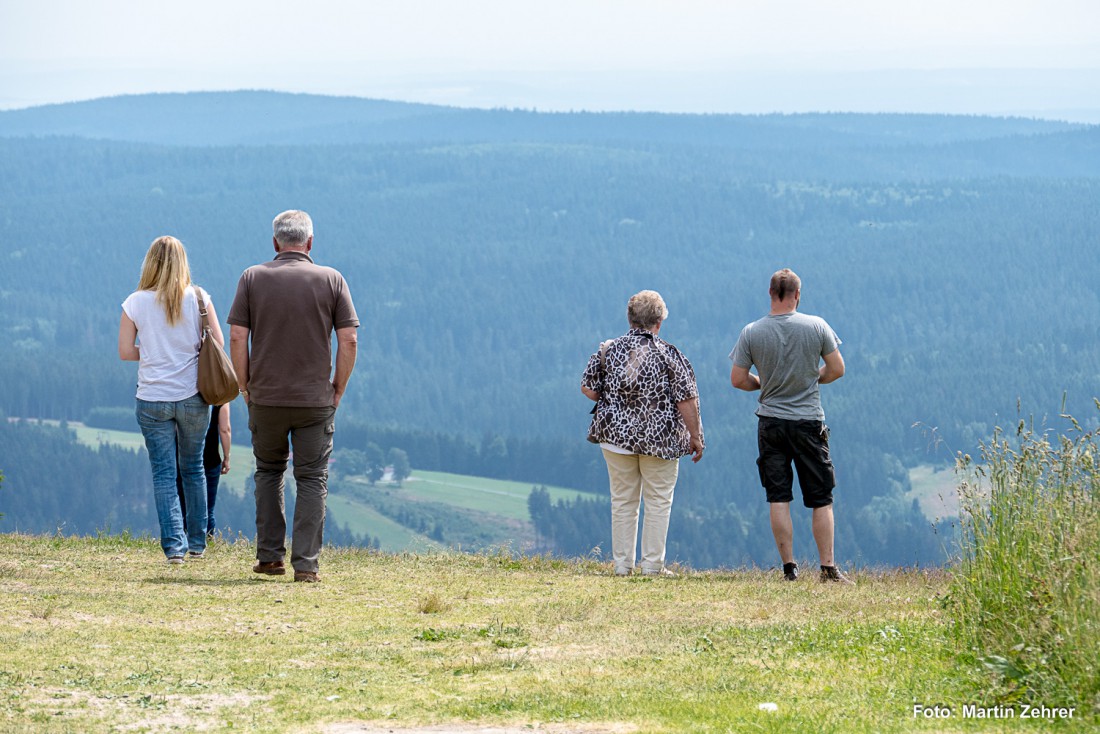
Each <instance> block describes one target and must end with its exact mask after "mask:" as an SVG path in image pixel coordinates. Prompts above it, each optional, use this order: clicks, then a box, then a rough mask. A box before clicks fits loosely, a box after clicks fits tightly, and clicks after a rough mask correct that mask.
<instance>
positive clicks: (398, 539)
mask: <svg viewBox="0 0 1100 734" xmlns="http://www.w3.org/2000/svg"><path fill="white" fill-rule="evenodd" d="M326 505H327V507H328V509H329V511H330V512H332V513H333V516H334V517H335V518H336V519H337V521H338V522H339V523H340V524H341V525H347V526H348V527H350V528H351V529H352V530H353V531H355V532H359V533H362V532H368V533H370V535H371V537H372V538H377V539H378V542H379V543H380V544H381V548H382V549H383V550H385V551H389V552H391V553H392V552H398V551H412V552H418V553H423V552H426V551H435V550H439V547H440V546H439V543H436V542H435V541H434V540H432V539H431V538H428V537H426V536H424V535H421V534H420V533H417V532H414V531H412V530H410V529H409V528H407V527H405V526H404V525H401V524H400V523H398V522H396V521H394V520H391V519H390V518H388V517H386V516H385V515H383V514H381V513H379V512H377V511H375V510H374V509H372V508H370V507H367V506H366V505H364V504H363V503H361V502H356V501H355V500H354V499H353V498H350V497H345V496H343V495H339V494H332V493H330V494H329V496H328V500H327V501H326Z"/></svg>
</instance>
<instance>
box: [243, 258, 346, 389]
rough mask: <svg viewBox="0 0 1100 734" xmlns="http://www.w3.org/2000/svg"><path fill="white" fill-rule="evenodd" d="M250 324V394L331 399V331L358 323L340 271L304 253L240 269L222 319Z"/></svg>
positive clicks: (247, 325)
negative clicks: (228, 306) (226, 316)
mask: <svg viewBox="0 0 1100 734" xmlns="http://www.w3.org/2000/svg"><path fill="white" fill-rule="evenodd" d="M226 321H228V322H229V323H230V324H231V325H233V326H243V327H245V328H246V329H248V330H249V332H250V334H249V336H250V341H251V344H250V347H249V357H248V359H249V367H248V394H249V395H248V396H249V400H251V401H252V402H254V403H256V404H258V405H270V406H277V407H288V408H298V407H302V408H319V407H324V406H326V405H332V399H333V389H332V332H333V330H334V329H342V328H344V327H347V326H355V327H358V326H359V317H358V316H357V315H356V313H355V305H354V304H353V303H352V301H351V293H350V291H348V284H347V282H346V281H345V280H344V276H343V275H341V274H340V272H339V271H337V270H335V269H334V268H328V267H324V266H322V265H317V264H316V263H314V262H313V260H312V258H310V256H309V255H307V254H306V253H304V252H280V253H279V254H277V255H276V256H275V259H274V260H271V261H270V262H266V263H261V264H259V265H253V266H252V267H250V268H248V269H247V270H245V271H244V273H242V274H241V279H240V281H239V282H238V283H237V295H236V297H234V299H233V306H232V307H231V308H230V309H229V317H228V318H227V319H226Z"/></svg>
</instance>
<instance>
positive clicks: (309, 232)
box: [271, 209, 313, 249]
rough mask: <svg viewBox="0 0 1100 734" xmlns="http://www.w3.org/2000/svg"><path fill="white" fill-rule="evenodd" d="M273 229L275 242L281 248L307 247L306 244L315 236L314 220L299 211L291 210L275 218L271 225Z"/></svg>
mask: <svg viewBox="0 0 1100 734" xmlns="http://www.w3.org/2000/svg"><path fill="white" fill-rule="evenodd" d="M271 229H272V230H273V231H274V233H275V241H276V242H278V243H279V248H280V249H282V248H284V247H305V245H306V242H308V241H309V238H310V237H312V236H313V220H312V219H310V217H309V215H308V214H306V213H305V212H303V211H299V210H297V209H290V210H288V211H285V212H283V213H282V214H280V215H279V216H277V217H275V221H273V222H272V223H271Z"/></svg>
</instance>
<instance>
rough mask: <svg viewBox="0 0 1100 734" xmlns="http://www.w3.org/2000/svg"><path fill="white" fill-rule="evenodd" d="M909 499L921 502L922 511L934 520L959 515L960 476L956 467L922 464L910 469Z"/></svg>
mask: <svg viewBox="0 0 1100 734" xmlns="http://www.w3.org/2000/svg"><path fill="white" fill-rule="evenodd" d="M909 484H910V485H911V487H912V489H910V491H909V494H908V495H906V496H907V498H908V499H911V500H912V499H915V500H917V502H918V503H919V504H920V509H921V512H922V513H924V516H925V517H926V518H928V519H929V520H931V521H932V522H938V521H940V520H944V519H947V518H953V517H958V516H959V491H958V484H959V477H958V476H956V474H955V470H954V467H950V466H948V467H943V466H932V465H931V464H922V465H921V466H917V467H913V468H912V469H910V470H909Z"/></svg>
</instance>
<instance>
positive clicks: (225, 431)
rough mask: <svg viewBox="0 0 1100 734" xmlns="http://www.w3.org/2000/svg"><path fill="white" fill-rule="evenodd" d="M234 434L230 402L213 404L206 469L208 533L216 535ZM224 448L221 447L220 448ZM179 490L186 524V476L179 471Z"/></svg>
mask: <svg viewBox="0 0 1100 734" xmlns="http://www.w3.org/2000/svg"><path fill="white" fill-rule="evenodd" d="M232 438H233V429H232V427H231V426H230V424H229V406H228V405H211V406H210V425H209V426H208V427H207V429H206V443H205V444H203V451H202V468H203V471H204V472H205V473H206V536H207V537H208V538H209V537H211V536H213V535H214V530H215V529H216V528H217V523H216V522H215V520H214V501H215V500H216V499H217V498H218V482H219V480H220V479H221V475H222V474H227V473H228V472H229V450H230V445H231V440H232ZM219 449H220V451H219ZM176 492H177V494H178V495H179V498H180V508H181V509H182V510H183V517H184V527H185V528H186V526H187V522H186V518H187V503H186V502H185V501H184V499H183V477H182V476H180V474H179V473H178V472H177V473H176Z"/></svg>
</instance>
